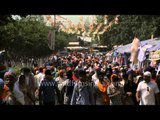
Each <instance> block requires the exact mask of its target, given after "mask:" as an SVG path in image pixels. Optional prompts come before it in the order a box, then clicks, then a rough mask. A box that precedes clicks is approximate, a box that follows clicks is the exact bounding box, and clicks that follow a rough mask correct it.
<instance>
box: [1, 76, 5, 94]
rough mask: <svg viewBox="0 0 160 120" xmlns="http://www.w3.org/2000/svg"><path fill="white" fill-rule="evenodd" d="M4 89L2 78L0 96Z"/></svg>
mask: <svg viewBox="0 0 160 120" xmlns="http://www.w3.org/2000/svg"><path fill="white" fill-rule="evenodd" d="M3 89H4V81H3V80H2V79H1V78H0V96H1V95H2V93H3Z"/></svg>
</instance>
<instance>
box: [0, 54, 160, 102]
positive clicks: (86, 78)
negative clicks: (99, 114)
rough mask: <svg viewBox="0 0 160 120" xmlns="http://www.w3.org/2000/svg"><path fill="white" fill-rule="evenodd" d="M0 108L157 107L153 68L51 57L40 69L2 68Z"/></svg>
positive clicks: (89, 57)
mask: <svg viewBox="0 0 160 120" xmlns="http://www.w3.org/2000/svg"><path fill="white" fill-rule="evenodd" d="M2 69H3V70H2ZM0 70H1V71H0V105H159V104H160V94H159V89H160V74H156V67H155V68H154V67H152V66H148V67H147V68H146V69H134V70H133V69H131V67H130V63H129V62H127V65H126V64H123V63H118V62H113V61H110V60H108V59H107V57H106V56H105V55H95V54H88V53H82V52H74V53H70V54H69V55H67V56H57V55H53V56H52V57H51V59H49V60H48V61H46V62H45V63H44V64H43V66H39V65H38V64H34V67H33V68H27V67H24V68H22V69H21V71H20V74H19V75H17V74H16V73H15V71H14V69H13V68H12V67H11V65H9V66H7V67H6V66H5V65H1V68H0Z"/></svg>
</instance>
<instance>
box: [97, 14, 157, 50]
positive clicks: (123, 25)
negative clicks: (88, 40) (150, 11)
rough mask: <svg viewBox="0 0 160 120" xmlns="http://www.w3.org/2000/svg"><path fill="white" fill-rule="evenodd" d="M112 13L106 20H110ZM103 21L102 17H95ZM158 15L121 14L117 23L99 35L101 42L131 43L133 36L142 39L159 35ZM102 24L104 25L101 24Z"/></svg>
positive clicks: (109, 44) (108, 43) (105, 43)
mask: <svg viewBox="0 0 160 120" xmlns="http://www.w3.org/2000/svg"><path fill="white" fill-rule="evenodd" d="M113 18H114V16H113V15H109V16H108V22H110V21H112V20H113ZM97 19H101V20H99V21H103V17H97ZM159 25H160V16H153V15H152V16H150V15H121V16H120V17H119V22H118V24H114V25H113V26H112V27H111V28H110V29H109V30H108V31H106V32H105V33H104V34H103V35H101V36H100V37H101V41H100V43H101V44H104V45H108V46H110V47H111V48H112V46H113V45H120V44H128V43H131V42H132V40H133V38H134V36H135V35H137V37H138V38H139V39H140V40H141V41H142V40H146V39H150V38H151V35H152V34H153V35H154V37H159V36H160V26H159ZM103 26H104V25H103Z"/></svg>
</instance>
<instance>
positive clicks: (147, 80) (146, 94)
mask: <svg viewBox="0 0 160 120" xmlns="http://www.w3.org/2000/svg"><path fill="white" fill-rule="evenodd" d="M158 93H159V89H158V86H157V83H155V82H152V81H151V73H150V72H149V71H146V72H145V73H144V80H143V81H141V82H140V83H139V84H138V87H137V93H136V98H137V101H140V103H139V105H155V104H156V102H155V101H156V100H157V102H159V101H158Z"/></svg>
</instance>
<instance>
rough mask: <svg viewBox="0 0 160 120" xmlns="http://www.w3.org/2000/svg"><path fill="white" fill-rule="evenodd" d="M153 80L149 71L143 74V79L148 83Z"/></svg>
mask: <svg viewBox="0 0 160 120" xmlns="http://www.w3.org/2000/svg"><path fill="white" fill-rule="evenodd" d="M151 78H152V74H151V72H149V71H146V72H144V74H143V79H144V80H145V81H146V82H147V83H148V82H150V80H151Z"/></svg>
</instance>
